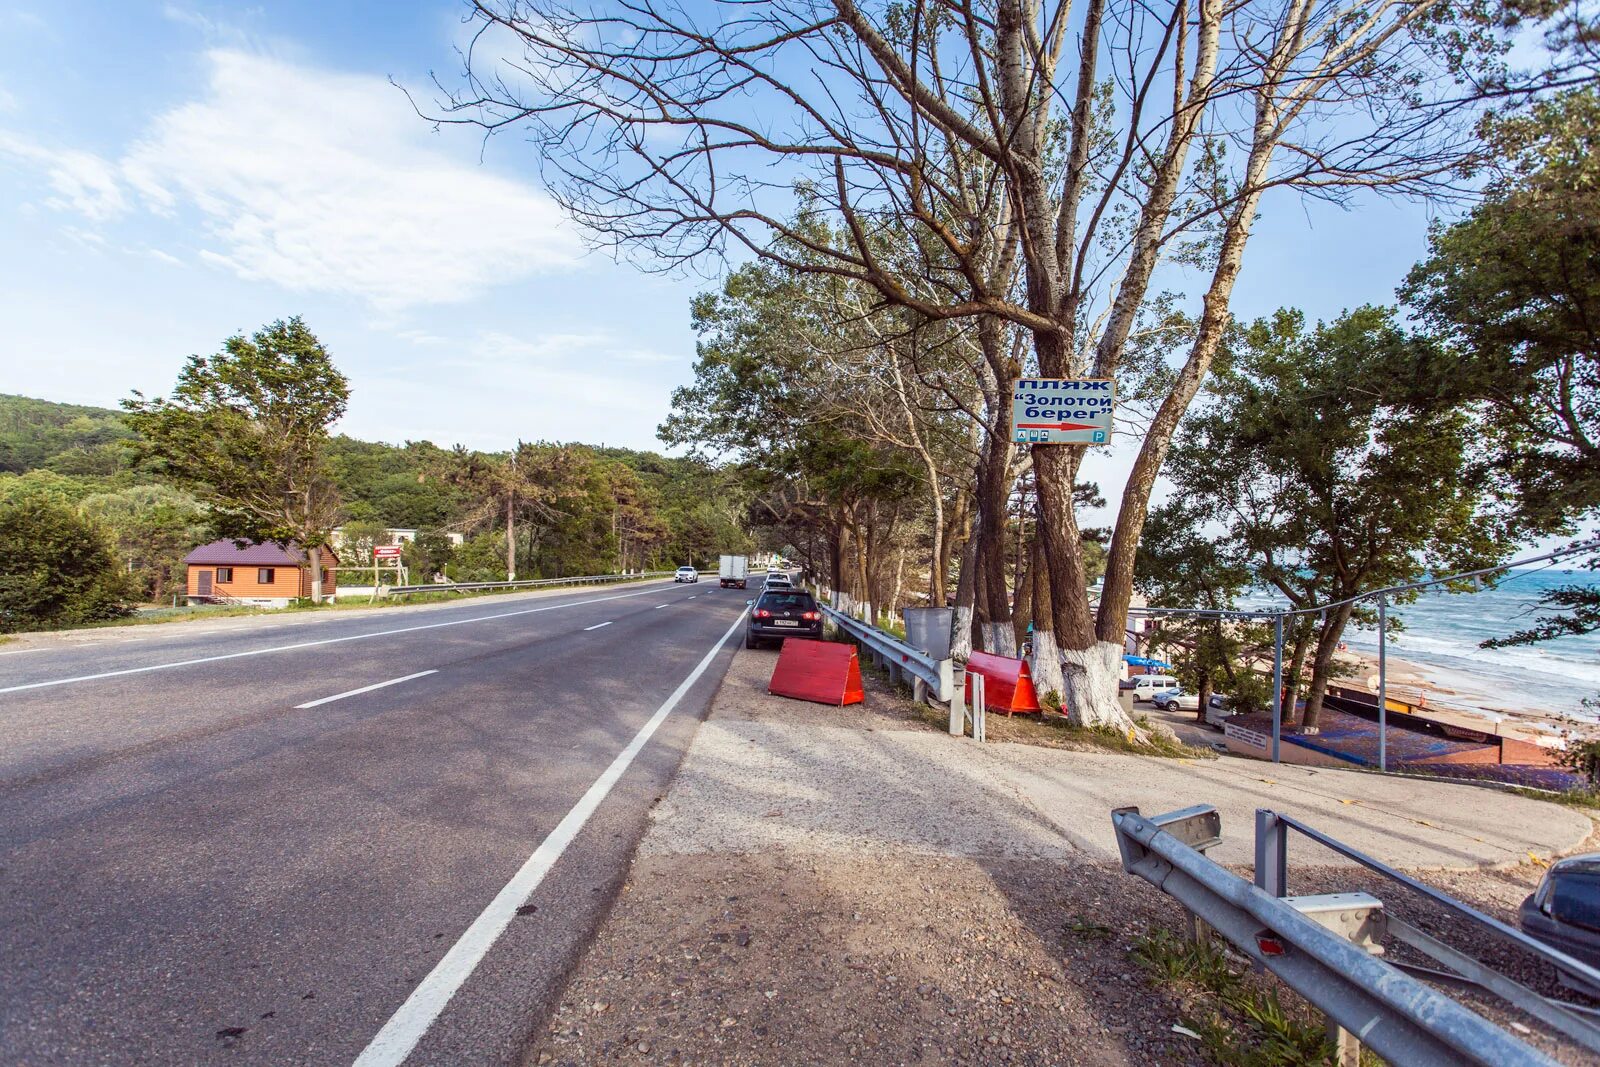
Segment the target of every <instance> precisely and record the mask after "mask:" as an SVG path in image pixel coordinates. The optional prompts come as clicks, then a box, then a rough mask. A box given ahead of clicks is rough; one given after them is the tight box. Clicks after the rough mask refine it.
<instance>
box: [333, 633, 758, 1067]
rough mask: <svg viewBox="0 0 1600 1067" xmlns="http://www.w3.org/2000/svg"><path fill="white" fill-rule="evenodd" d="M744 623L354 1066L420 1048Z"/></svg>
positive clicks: (381, 1062) (398, 1058)
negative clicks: (451, 999)
mask: <svg viewBox="0 0 1600 1067" xmlns="http://www.w3.org/2000/svg"><path fill="white" fill-rule="evenodd" d="M743 622H744V612H740V613H739V617H738V618H737V619H734V620H733V625H732V626H730V627H728V629H727V631H726V632H725V633H724V634H723V635H722V637H721V638H719V639H718V641H717V643H716V644H714V645H712V646H711V651H709V652H707V653H706V654H705V658H703V659H702V660H701V661H700V662H699V663H698V664H697V665H696V666H695V669H694V670H692V671H690V672H689V677H687V678H685V679H684V680H683V681H682V682H680V683H679V684H678V688H676V689H674V690H673V691H672V695H671V696H669V697H667V699H666V701H665V702H664V703H663V704H662V705H661V706H660V707H659V708H657V709H656V713H655V714H654V715H652V716H650V721H649V722H646V723H645V724H644V725H643V726H641V727H640V728H639V732H638V733H636V734H634V735H633V740H632V741H629V742H628V747H627V748H625V749H623V750H622V751H621V752H620V753H619V754H618V755H617V758H616V759H614V760H612V761H611V766H609V767H607V768H606V769H605V771H604V773H602V774H601V775H600V777H599V778H597V779H595V782H594V784H593V785H591V786H590V787H589V790H588V792H586V793H584V794H583V797H582V798H581V799H580V800H579V801H578V803H577V804H575V805H573V807H572V810H571V811H569V812H567V814H566V816H565V817H564V818H563V819H562V820H561V822H560V823H558V824H557V825H556V828H555V829H554V830H552V831H551V832H550V836H549V837H547V838H545V839H544V840H543V841H541V842H540V843H539V847H538V848H537V849H535V850H534V853H533V855H531V856H529V857H528V861H527V862H526V863H524V864H523V865H522V868H521V869H520V870H519V871H517V873H516V874H515V875H513V876H512V878H511V881H509V882H507V883H506V884H505V888H504V889H502V890H500V892H499V893H498V894H497V895H496V896H495V898H494V899H493V900H492V901H490V902H489V906H488V907H487V908H484V909H483V913H482V914H481V915H479V916H478V917H477V918H476V919H474V920H473V921H472V925H471V926H469V927H467V932H466V933H464V934H462V935H461V939H460V940H459V941H457V942H456V943H455V944H454V945H452V946H451V947H450V951H449V952H446V953H445V954H444V958H443V959H441V960H440V961H439V962H438V963H437V964H435V965H434V968H433V970H431V971H429V972H428V976H427V977H426V978H424V979H423V980H422V982H421V983H420V984H419V985H418V986H417V988H416V989H414V990H412V992H411V995H410V996H409V997H407V998H406V1002H405V1003H404V1004H402V1005H400V1008H399V1010H398V1011H396V1012H395V1013H394V1014H393V1015H391V1016H389V1021H388V1022H386V1023H384V1024H383V1029H381V1030H379V1031H378V1034H377V1036H376V1037H374V1038H373V1039H372V1041H371V1042H370V1043H368V1045H367V1047H366V1048H365V1049H363V1050H362V1052H361V1055H359V1056H357V1057H356V1060H355V1064H354V1065H353V1067H398V1065H399V1064H400V1063H402V1062H403V1061H404V1060H405V1058H406V1057H407V1056H409V1055H410V1054H411V1050H412V1049H414V1048H416V1047H417V1042H418V1041H421V1040H422V1037H423V1035H424V1034H426V1033H427V1032H428V1028H429V1027H430V1026H432V1025H433V1022H434V1020H435V1019H437V1018H438V1017H439V1013H440V1012H442V1011H443V1010H444V1007H445V1005H446V1004H448V1003H449V1002H450V998H451V997H453V996H455V993H456V990H458V989H460V988H461V986H462V984H463V983H464V982H466V980H467V979H468V978H470V977H471V976H472V972H473V971H474V970H475V969H476V968H477V966H478V963H479V962H480V961H481V960H482V959H483V957H484V955H485V954H487V953H488V951H489V949H490V948H491V947H493V945H494V943H495V941H496V940H498V939H499V937H500V935H501V934H502V933H504V932H505V928H506V926H507V924H509V923H510V922H511V919H512V918H513V917H514V916H515V915H516V913H517V909H518V908H520V907H521V906H522V905H523V903H524V902H526V901H527V899H528V898H529V897H530V896H532V895H533V891H534V890H535V889H538V888H539V884H540V883H541V882H543V881H544V876H545V875H546V874H549V873H550V868H552V867H554V866H555V864H556V861H557V860H559V859H560V858H561V854H562V853H563V852H565V851H566V850H567V846H568V845H570V844H572V840H573V838H575V837H577V836H578V831H580V830H582V829H583V824H584V823H586V822H588V821H589V816H591V815H593V814H594V812H595V809H597V808H598V807H600V802H601V801H603V800H605V798H606V795H607V794H608V793H610V792H611V789H612V787H613V786H615V785H616V784H617V782H618V781H619V780H620V779H621V778H622V775H623V774H624V773H625V772H626V771H627V769H628V767H629V765H630V764H632V763H633V760H634V757H635V756H637V755H638V754H639V752H640V750H641V749H643V748H644V746H645V744H646V743H647V742H649V740H650V738H651V736H652V735H654V734H655V732H656V729H657V728H658V727H660V725H661V724H662V723H663V722H665V721H666V718H667V716H668V715H670V714H672V709H674V708H676V707H677V706H678V702H679V701H681V700H682V699H683V698H684V695H685V694H686V693H688V692H689V690H690V688H691V687H693V685H694V683H695V682H697V681H699V680H700V676H701V675H702V674H704V673H705V672H706V668H707V667H709V666H711V661H712V659H714V658H715V657H716V654H717V653H718V652H719V651H721V649H722V646H723V645H725V644H727V643H728V638H730V637H732V636H733V634H734V632H735V631H736V630H738V629H739V627H740V625H742V624H743Z"/></svg>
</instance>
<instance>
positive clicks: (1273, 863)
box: [1256, 808, 1289, 897]
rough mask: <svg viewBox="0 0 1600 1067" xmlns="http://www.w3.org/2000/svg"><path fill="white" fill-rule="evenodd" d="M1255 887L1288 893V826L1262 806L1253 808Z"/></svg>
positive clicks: (1268, 892)
mask: <svg viewBox="0 0 1600 1067" xmlns="http://www.w3.org/2000/svg"><path fill="white" fill-rule="evenodd" d="M1256 888H1257V889H1260V890H1261V891H1262V892H1264V893H1267V894H1269V895H1271V896H1275V897H1284V896H1288V895H1289V828H1288V827H1287V826H1285V825H1283V823H1282V822H1281V821H1280V820H1279V819H1278V814H1277V812H1274V811H1269V810H1267V809H1266V808H1257V809H1256Z"/></svg>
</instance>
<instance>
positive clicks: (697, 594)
mask: <svg viewBox="0 0 1600 1067" xmlns="http://www.w3.org/2000/svg"><path fill="white" fill-rule="evenodd" d="M699 595H700V594H699V593H696V594H695V595H694V596H699ZM694 596H692V597H690V598H689V599H690V600H693V599H694Z"/></svg>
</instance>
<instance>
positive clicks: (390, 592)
mask: <svg viewBox="0 0 1600 1067" xmlns="http://www.w3.org/2000/svg"><path fill="white" fill-rule="evenodd" d="M673 573H674V572H673V571H640V572H638V573H636V574H585V575H582V576H579V577H574V578H532V579H529V580H528V581H524V582H437V583H434V584H433V585H391V586H389V587H388V588H387V589H385V590H384V591H383V595H385V596H405V595H406V594H408V593H475V592H478V591H479V590H483V589H538V588H540V587H541V586H550V585H602V584H604V583H606V582H632V581H637V580H638V579H640V578H669V577H671V576H672V574H673Z"/></svg>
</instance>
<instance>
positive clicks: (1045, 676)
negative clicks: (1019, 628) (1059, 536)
mask: <svg viewBox="0 0 1600 1067" xmlns="http://www.w3.org/2000/svg"><path fill="white" fill-rule="evenodd" d="M1028 571H1029V574H1030V578H1029V582H1028V589H1029V592H1030V593H1031V595H1032V605H1031V606H1032V611H1033V662H1032V663H1030V664H1029V668H1030V669H1031V670H1032V672H1033V688H1034V690H1035V691H1036V692H1038V694H1039V702H1040V704H1041V705H1043V704H1044V703H1045V697H1046V696H1047V695H1049V694H1051V693H1054V694H1055V700H1056V702H1057V703H1059V702H1060V700H1061V695H1062V694H1063V693H1064V692H1066V688H1067V684H1066V681H1065V680H1064V679H1063V678H1062V675H1061V649H1060V647H1059V646H1057V644H1056V631H1055V623H1054V622H1053V621H1052V619H1053V616H1052V612H1051V607H1050V583H1049V581H1047V580H1046V579H1047V577H1048V576H1047V575H1046V574H1045V569H1044V547H1043V546H1042V545H1040V544H1039V542H1038V540H1037V539H1035V541H1034V544H1033V561H1032V565H1031V566H1030V567H1029V568H1028ZM1062 710H1063V711H1065V708H1063V709H1062Z"/></svg>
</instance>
